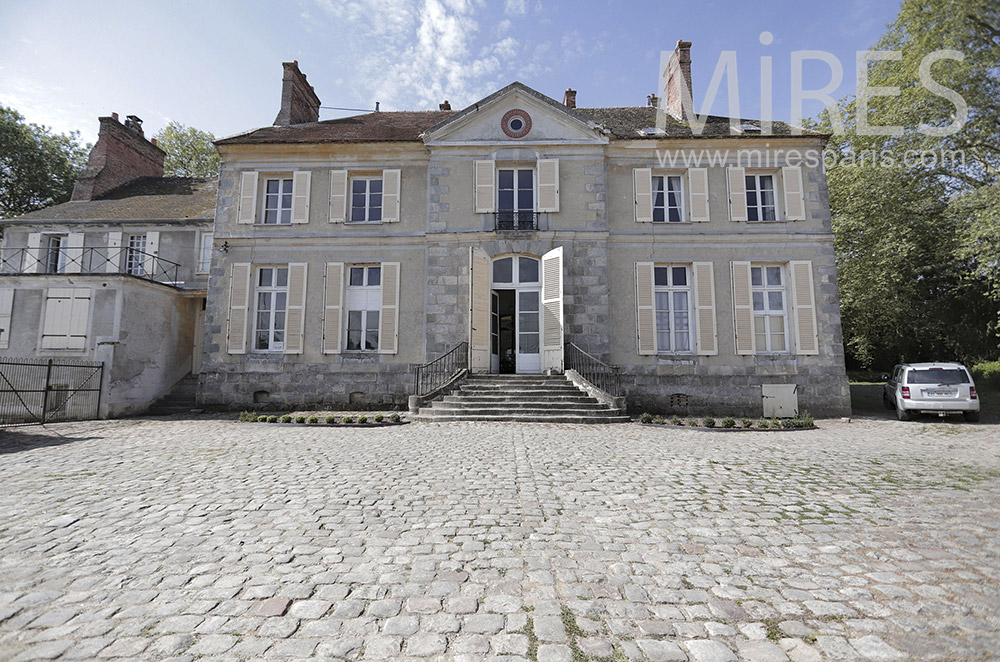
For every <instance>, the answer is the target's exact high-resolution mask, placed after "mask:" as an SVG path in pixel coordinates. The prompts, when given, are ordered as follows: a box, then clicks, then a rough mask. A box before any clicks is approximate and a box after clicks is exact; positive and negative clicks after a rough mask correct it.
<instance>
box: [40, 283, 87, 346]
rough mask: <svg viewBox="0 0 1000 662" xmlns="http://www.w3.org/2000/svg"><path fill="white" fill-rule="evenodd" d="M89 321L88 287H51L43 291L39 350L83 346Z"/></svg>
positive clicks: (85, 344) (85, 342) (85, 343)
mask: <svg viewBox="0 0 1000 662" xmlns="http://www.w3.org/2000/svg"><path fill="white" fill-rule="evenodd" d="M89 322H90V288H89V287H79V288H76V287H50V288H49V289H48V291H47V292H46V294H45V322H44V323H43V324H42V349H77V350H80V349H85V348H86V346H87V327H88V325H89Z"/></svg>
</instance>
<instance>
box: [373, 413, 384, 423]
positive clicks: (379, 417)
mask: <svg viewBox="0 0 1000 662" xmlns="http://www.w3.org/2000/svg"><path fill="white" fill-rule="evenodd" d="M374 420H375V422H376V423H381V422H382V421H384V420H385V416H383V415H382V414H375V417H374Z"/></svg>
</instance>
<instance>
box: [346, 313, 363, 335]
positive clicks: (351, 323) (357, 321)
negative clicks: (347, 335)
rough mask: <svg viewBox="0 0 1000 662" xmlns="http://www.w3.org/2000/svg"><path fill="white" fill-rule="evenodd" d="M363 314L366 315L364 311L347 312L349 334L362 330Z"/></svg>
mask: <svg viewBox="0 0 1000 662" xmlns="http://www.w3.org/2000/svg"><path fill="white" fill-rule="evenodd" d="M363 314H364V313H363V311H360V310H350V311H348V312H347V330H348V332H350V331H353V330H355V329H360V328H361V316H362V315H363Z"/></svg>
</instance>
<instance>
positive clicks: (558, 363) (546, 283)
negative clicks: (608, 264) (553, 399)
mask: <svg viewBox="0 0 1000 662" xmlns="http://www.w3.org/2000/svg"><path fill="white" fill-rule="evenodd" d="M563 336H564V327H563V247H562V246H559V247H557V248H554V249H552V250H551V251H549V252H548V253H546V254H545V255H543V256H542V370H555V371H558V372H562V369H563Z"/></svg>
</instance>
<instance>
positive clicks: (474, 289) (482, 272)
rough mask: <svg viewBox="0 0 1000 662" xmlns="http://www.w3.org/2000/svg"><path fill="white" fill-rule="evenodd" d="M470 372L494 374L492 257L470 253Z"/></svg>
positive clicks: (476, 250) (475, 249) (480, 252)
mask: <svg viewBox="0 0 1000 662" xmlns="http://www.w3.org/2000/svg"><path fill="white" fill-rule="evenodd" d="M469 308H470V309H469V371H470V372H489V371H490V256H489V255H488V254H487V253H486V251H484V250H483V249H481V248H478V247H476V246H472V247H471V248H470V249H469Z"/></svg>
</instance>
